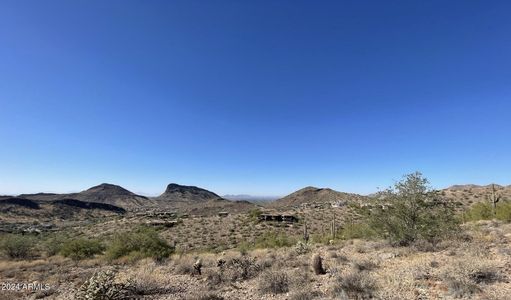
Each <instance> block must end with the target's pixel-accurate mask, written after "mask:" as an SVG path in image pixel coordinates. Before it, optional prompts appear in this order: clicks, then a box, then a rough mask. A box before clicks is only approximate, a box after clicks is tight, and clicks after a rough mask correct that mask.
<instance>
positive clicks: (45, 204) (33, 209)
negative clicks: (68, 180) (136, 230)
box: [0, 197, 126, 232]
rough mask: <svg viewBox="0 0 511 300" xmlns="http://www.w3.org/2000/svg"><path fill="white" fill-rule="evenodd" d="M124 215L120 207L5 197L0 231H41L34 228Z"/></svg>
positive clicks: (1, 200) (92, 203) (1, 206)
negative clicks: (41, 225) (43, 224)
mask: <svg viewBox="0 0 511 300" xmlns="http://www.w3.org/2000/svg"><path fill="white" fill-rule="evenodd" d="M125 212H126V210H124V209H123V208H121V207H118V206H114V205H110V204H106V203H97V202H85V201H80V200H76V199H61V200H30V199H25V198H20V197H8V198H7V197H4V198H3V199H0V231H5V232H15V231H17V230H25V229H28V228H33V229H37V228H38V229H41V228H39V227H40V226H39V227H38V226H36V225H33V224H41V223H47V224H55V223H61V222H62V221H70V220H73V221H77V220H86V221H91V220H93V219H94V218H102V217H108V216H116V215H121V214H124V213H125ZM46 229H47V228H46Z"/></svg>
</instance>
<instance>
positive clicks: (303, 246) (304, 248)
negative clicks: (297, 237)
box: [294, 241, 310, 255]
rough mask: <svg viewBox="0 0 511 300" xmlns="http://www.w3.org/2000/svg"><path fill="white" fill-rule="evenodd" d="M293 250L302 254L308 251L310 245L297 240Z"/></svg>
mask: <svg viewBox="0 0 511 300" xmlns="http://www.w3.org/2000/svg"><path fill="white" fill-rule="evenodd" d="M294 250H295V252H296V254H298V255H302V254H306V253H308V252H309V251H310V247H309V245H308V244H307V243H305V242H303V241H298V242H297V243H296V245H295V246H294Z"/></svg>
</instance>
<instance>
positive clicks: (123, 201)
mask: <svg viewBox="0 0 511 300" xmlns="http://www.w3.org/2000/svg"><path fill="white" fill-rule="evenodd" d="M18 197H19V198H24V199H29V200H40V201H55V200H63V199H75V200H80V201H84V202H95V203H104V204H110V205H114V206H118V207H122V208H124V209H128V210H130V209H134V208H137V207H141V206H150V205H152V204H153V201H152V200H151V199H149V198H148V197H145V196H141V195H137V194H135V193H132V192H130V191H128V190H127V189H125V188H123V187H121V186H118V185H114V184H108V183H103V184H100V185H97V186H94V187H91V188H89V189H87V190H84V191H81V192H79V193H70V194H53V193H37V194H21V195H19V196H18Z"/></svg>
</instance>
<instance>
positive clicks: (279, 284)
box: [258, 269, 289, 294]
mask: <svg viewBox="0 0 511 300" xmlns="http://www.w3.org/2000/svg"><path fill="white" fill-rule="evenodd" d="M258 288H259V292H260V293H261V294H282V293H287V292H288V291H289V279H288V276H287V274H286V273H285V272H283V271H282V270H277V269H268V270H266V271H265V272H263V273H262V274H261V276H260V278H259V283H258Z"/></svg>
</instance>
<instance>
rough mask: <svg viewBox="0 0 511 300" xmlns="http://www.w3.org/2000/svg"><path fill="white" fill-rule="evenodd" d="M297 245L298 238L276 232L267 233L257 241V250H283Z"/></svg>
mask: <svg viewBox="0 0 511 300" xmlns="http://www.w3.org/2000/svg"><path fill="white" fill-rule="evenodd" d="M295 244H296V238H293V237H290V236H288V235H287V234H285V233H278V232H275V231H268V232H265V233H264V234H263V235H261V236H260V237H258V238H257V239H256V240H255V248H281V247H291V246H294V245H295Z"/></svg>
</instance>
